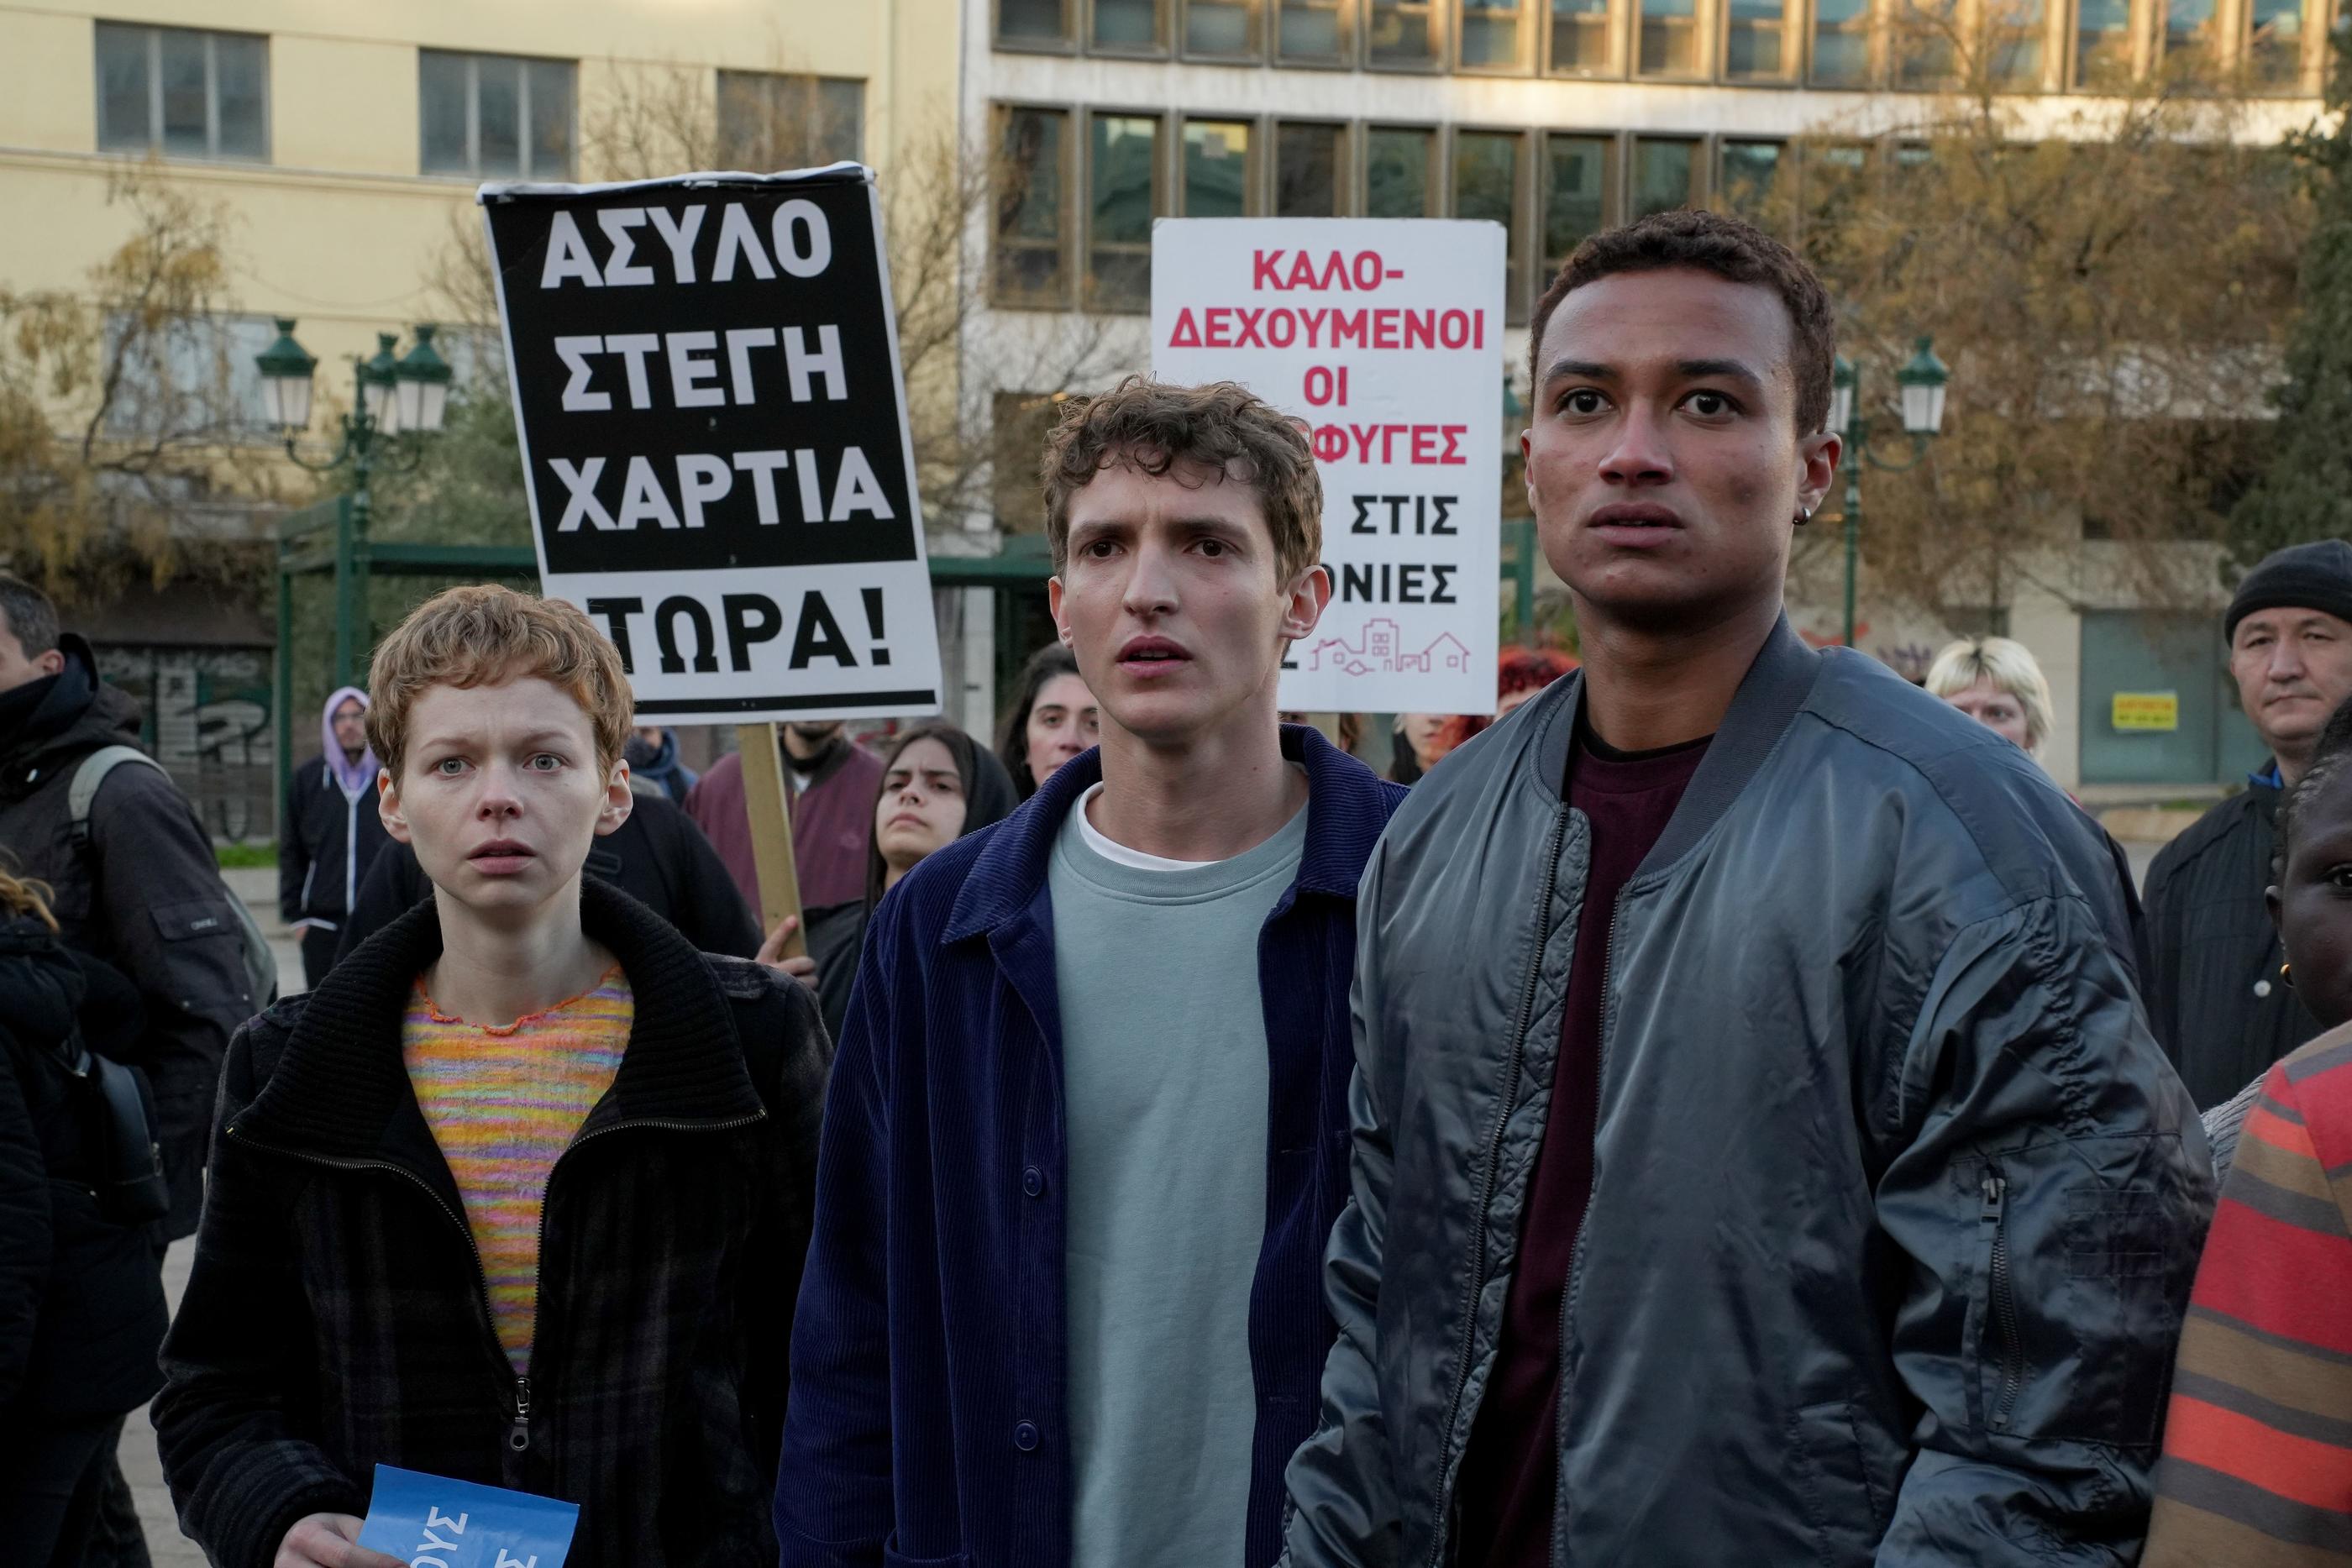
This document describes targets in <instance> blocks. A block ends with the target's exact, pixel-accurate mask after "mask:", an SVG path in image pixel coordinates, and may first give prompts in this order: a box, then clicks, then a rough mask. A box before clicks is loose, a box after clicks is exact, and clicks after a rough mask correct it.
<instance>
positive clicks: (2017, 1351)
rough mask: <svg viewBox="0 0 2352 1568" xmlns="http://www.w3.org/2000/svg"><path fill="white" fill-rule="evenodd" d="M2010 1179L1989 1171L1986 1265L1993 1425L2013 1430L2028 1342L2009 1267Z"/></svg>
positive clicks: (1986, 1183) (2000, 1429) (1985, 1213)
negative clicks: (1995, 1363) (1996, 1370)
mask: <svg viewBox="0 0 2352 1568" xmlns="http://www.w3.org/2000/svg"><path fill="white" fill-rule="evenodd" d="M2008 1200H2009V1182H2008V1180H2007V1179H2006V1178H2005V1177H2003V1176H2001V1174H2000V1172H1999V1171H1992V1170H1989V1171H1987V1172H1985V1178H1984V1209H1983V1214H1982V1220H1983V1223H1984V1224H1985V1225H1986V1226H1987V1227H1988V1228H1990V1230H1991V1231H1992V1252H1991V1257H1990V1261H1989V1262H1988V1263H1987V1265H1986V1269H1985V1274H1986V1294H1987V1295H1988V1296H1989V1297H1990V1301H1988V1303H1987V1305H1988V1309H1989V1315H1990V1318H1991V1321H1992V1322H1991V1326H1992V1333H1993V1338H1994V1340H1995V1342H1996V1343H1997V1344H1998V1345H1999V1347H2000V1394H1999V1396H1998V1398H1997V1400H1996V1402H1995V1403H1994V1405H1993V1408H1992V1428H1993V1430H1994V1431H1996V1432H2005V1431H2007V1430H2009V1418H2010V1414H2011V1409H2012V1407H2013V1406H2015V1405H2016V1404H2017V1394H2018V1390H2019V1388H2020V1387H2021V1386H2022V1385H2023V1384H2024V1382H2025V1343H2024V1340H2023V1337H2022V1336H2021V1334H2020V1333H2019V1330H2018V1321H2017V1290H2016V1286H2015V1284H2014V1283H2013V1282H2012V1281H2011V1279H2010V1269H2009V1212H2008Z"/></svg>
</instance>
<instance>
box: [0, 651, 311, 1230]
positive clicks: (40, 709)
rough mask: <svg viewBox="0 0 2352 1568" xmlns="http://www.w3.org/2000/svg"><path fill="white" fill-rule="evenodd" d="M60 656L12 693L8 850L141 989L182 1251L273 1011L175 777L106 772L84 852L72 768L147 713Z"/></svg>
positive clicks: (5, 769)
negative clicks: (246, 1065) (252, 1026)
mask: <svg viewBox="0 0 2352 1568" xmlns="http://www.w3.org/2000/svg"><path fill="white" fill-rule="evenodd" d="M58 647H59V648H60V649H62V650H63V651H64V653H65V655H66V667H65V670H64V672H63V673H62V674H57V675H52V676H49V677H47V680H46V681H45V682H43V683H40V686H41V689H40V690H39V691H38V692H37V693H36V692H35V691H34V688H33V687H31V686H26V687H20V688H18V691H16V692H11V693H8V694H7V695H8V696H10V697H16V696H19V695H20V694H21V695H28V696H30V697H31V698H32V702H33V708H32V711H31V712H30V713H29V714H26V715H23V716H21V717H19V718H17V719H16V721H15V722H14V723H12V724H10V725H8V726H6V727H5V728H0V849H5V850H6V851H7V852H9V854H10V855H12V856H13V857H15V860H16V867H17V874H18V875H20V876H27V877H32V878H34V879H36V880H37V881H40V882H43V883H47V884H48V886H49V888H50V889H51V890H52V893H53V894H54V896H53V897H52V898H51V900H50V907H51V908H52V909H53V910H54V911H55V912H56V914H57V917H58V924H59V925H61V926H63V927H64V931H65V938H66V942H67V944H68V946H73V947H77V948H79V949H80V950H82V951H83V952H86V953H89V954H91V955H93V956H96V957H98V958H100V959H101V960H103V961H104V962H106V963H108V964H110V965H112V966H113V967H115V968H117V969H120V970H121V972H122V973H123V974H124V975H126V976H128V977H130V980H131V984H132V985H134V986H136V987H138V988H139V994H140V998H141V999H142V1002H143V1004H144V1005H145V1007H146V1009H147V1033H146V1037H145V1040H143V1041H142V1048H141V1050H140V1051H139V1052H138V1055H137V1061H138V1065H140V1066H141V1067H142V1068H143V1069H145V1071H146V1073H147V1077H148V1081H149V1082H151V1083H152V1085H153V1086H154V1090H155V1112H156V1116H157V1119H158V1121H159V1122H160V1123H161V1124H162V1125H161V1131H162V1133H163V1140H162V1141H163V1170H164V1174H165V1175H166V1176H168V1177H169V1178H170V1180H171V1187H172V1212H171V1214H170V1216H169V1217H168V1218H166V1219H165V1220H164V1234H165V1236H166V1237H167V1238H168V1239H172V1240H177V1239H179V1238H181V1237H183V1236H186V1235H188V1234H190V1233H191V1232H193V1231H194V1229H195V1228H196V1211H197V1209H198V1207H200V1206H201V1205H202V1203H203V1202H204V1166H205V1141H206V1139H207V1137H208V1135H209V1134H210V1133H211V1131H212V1109H213V1092H214V1090H215V1087H216V1086H217V1085H218V1083H219V1082H220V1063H221V1053H222V1052H223V1051H226V1050H227V1049H228V1039H229V1036H230V1035H231V1034H232V1033H234V1032H235V1031H236V1027H237V1025H239V1024H241V1023H243V1022H244V1021H245V1020H246V1019H247V1018H248V1017H250V1016H251V1015H252V1013H253V1010H254V1009H255V1008H256V1007H257V1006H259V1005H260V1004H261V1002H262V1001H264V1000H266V999H267V998H256V997H254V996H253V995H252V993H251V991H250V989H249V988H248V987H247V981H246V976H245V941H244V936H243V928H242V926H241V925H239V924H238V921H237V918H236V910H235V909H234V908H233V907H232V906H231V904H230V899H231V897H232V895H231V894H230V893H229V891H228V887H227V885H226V883H223V882H222V881H221V874H220V862H219V860H218V859H217V858H216V857H215V855H214V853H213V844H212V837H211V835H210V834H208V833H206V832H205V829H204V824H202V823H201V822H199V821H197V820H196V813H195V811H194V809H192V808H191V807H190V806H189V804H188V800H187V797H185V796H184V795H182V794H181V793H180V789H179V786H177V785H175V784H173V782H172V780H171V779H170V778H168V777H167V776H166V775H164V774H163V773H162V772H160V771H159V770H157V769H155V768H148V767H144V766H142V765H140V764H137V763H131V764H128V765H126V766H123V767H120V768H115V769H114V771H113V772H111V773H109V774H108V775H107V776H106V782H105V783H104V784H102V785H100V787H99V791H98V798H97V799H96V800H94V801H92V802H91V805H90V813H89V831H90V845H89V850H88V851H86V852H85V851H81V850H78V849H76V848H75V847H74V843H73V840H72V833H71V831H70V830H71V825H72V811H71V810H70V809H69V803H68V793H69V791H70V790H71V789H72V785H73V772H74V768H75V767H76V766H77V765H78V764H79V762H80V761H81V759H82V758H85V757H88V756H89V754H90V753H91V752H93V751H96V750H97V749H99V747H104V746H117V745H133V746H135V745H137V744H138V742H139V705H138V703H137V702H136V701H135V700H133V699H132V698H131V696H130V695H129V694H127V693H125V692H123V691H121V690H120V689H119V688H117V687H114V686H110V685H106V684H104V683H103V682H101V681H100V679H99V678H98V663H97V660H96V659H95V658H94V657H93V656H92V655H91V653H90V651H89V643H85V642H83V641H82V640H81V639H80V638H79V637H77V636H75V635H74V634H73V633H71V632H68V633H66V634H65V635H64V636H62V637H60V638H58ZM12 706H13V705H12Z"/></svg>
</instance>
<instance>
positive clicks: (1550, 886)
mask: <svg viewBox="0 0 2352 1568" xmlns="http://www.w3.org/2000/svg"><path fill="white" fill-rule="evenodd" d="M1569 816H1570V810H1569V807H1568V804H1567V802H1565V801H1562V802H1561V804H1560V808H1559V815H1558V816H1557V817H1555V818H1554V819H1553V820H1552V826H1551V842H1550V845H1549V848H1548V849H1547V851H1546V852H1545V855H1544V877H1543V889H1542V892H1541V893H1540V894H1539V895H1538V898H1537V900H1536V950H1535V954H1534V956H1532V957H1531V958H1530V959H1529V960H1528V977H1527V982H1526V984H1524V985H1523V986H1521V987H1520V988H1519V1010H1518V1016H1517V1019H1516V1020H1515V1021H1514V1022H1513V1024H1512V1026H1511V1054H1510V1058H1509V1061H1507V1064H1506V1066H1505V1069H1504V1073H1503V1099H1502V1103H1501V1104H1500V1105H1498V1106H1497V1107H1496V1111H1495V1126H1494V1131H1492V1132H1491V1133H1489V1134H1487V1136H1486V1166H1485V1169H1484V1170H1483V1172H1482V1173H1481V1174H1480V1176H1479V1178H1478V1207H1477V1208H1476V1210H1475V1213H1474V1214H1473V1216H1472V1219H1471V1248H1470V1269H1469V1271H1468V1280H1469V1287H1468V1289H1467V1290H1466V1291H1465V1292H1464V1294H1463V1298H1462V1345H1461V1349H1460V1350H1459V1351H1458V1352H1457V1353H1456V1357H1455V1359H1456V1363H1457V1364H1456V1365H1455V1367H1454V1392H1453V1394H1452V1396H1450V1397H1448V1399H1447V1400H1446V1402H1445V1425H1444V1429H1443V1431H1444V1436H1443V1438H1442V1440H1441V1442H1440V1443H1439V1446H1438V1450H1437V1453H1438V1464H1439V1466H1440V1471H1439V1473H1440V1475H1441V1476H1442V1475H1443V1474H1444V1466H1445V1465H1446V1464H1447V1463H1448V1456H1449V1455H1451V1453H1452V1452H1453V1449H1454V1427H1455V1424H1456V1423H1457V1422H1459V1421H1460V1419H1461V1417H1462V1396H1463V1395H1464V1393H1465V1391H1466V1390H1467V1389H1468V1388H1469V1386H1470V1350H1471V1346H1472V1345H1473V1344H1474V1343H1475V1341H1476V1337H1477V1327H1478V1316H1477V1312H1478V1297H1479V1295H1480V1293H1481V1292H1483V1291H1485V1290H1486V1261H1487V1260H1486V1217H1487V1213H1488V1211H1489V1210H1490V1209H1492V1208H1493V1207H1494V1203H1495V1184H1496V1180H1497V1179H1498V1177H1499V1173H1500V1170H1501V1167H1502V1162H1503V1137H1504V1134H1505V1132H1506V1131H1507V1129H1508V1127H1509V1126H1510V1122H1511V1112H1512V1111H1513V1110H1514V1109H1515V1108H1516V1107H1517V1103H1518V1098H1519V1077H1520V1074H1521V1073H1522V1072H1524V1071H1526V1068H1527V1055H1528V1026H1529V1025H1530V1024H1531V1023H1532V1022H1533V1021H1534V1018H1535V1006H1536V988H1537V986H1538V984H1539V983H1540V981H1541V979H1542V977H1543V960H1544V950H1545V949H1546V948H1547V947H1548V946H1550V941H1551V932H1550V924H1549V915H1550V911H1551V901H1552V895H1553V894H1554V893H1555V892H1556V891H1557V890H1558V889H1559V854H1560V849H1561V846H1562V845H1563V844H1564V843H1565V842H1566V841H1567V839H1568V822H1569ZM1450 1492H1451V1489H1450V1488H1447V1487H1444V1486H1443V1485H1441V1486H1440V1488H1439V1489H1438V1497H1437V1500H1436V1502H1437V1512H1436V1517H1435V1518H1434V1519H1433V1520H1432V1521H1431V1523H1430V1534H1429V1564H1430V1568H1437V1565H1438V1563H1439V1561H1440V1560H1441V1559H1442V1557H1443V1556H1444V1551H1445V1515H1446V1511H1447V1501H1448V1498H1449V1496H1450Z"/></svg>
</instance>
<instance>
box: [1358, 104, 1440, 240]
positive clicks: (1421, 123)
mask: <svg viewBox="0 0 2352 1568" xmlns="http://www.w3.org/2000/svg"><path fill="white" fill-rule="evenodd" d="M1354 123H1355V127H1356V158H1355V170H1354V174H1355V189H1354V192H1353V194H1354V196H1355V202H1354V205H1355V209H1356V213H1357V214H1358V215H1360V216H1363V217H1370V216H1371V215H1372V145H1371V141H1372V135H1373V133H1374V132H1376V131H1409V132H1411V133H1412V134H1414V135H1418V136H1425V137H1427V138H1428V141H1427V142H1426V143H1425V146H1426V149H1427V151H1426V152H1424V154H1423V168H1422V190H1423V192H1424V193H1425V199H1424V200H1423V203H1422V211H1421V213H1420V214H1419V215H1420V216H1422V217H1425V218H1442V217H1444V216H1445V215H1446V214H1447V213H1448V212H1449V211H1450V210H1451V209H1452V206H1453V193H1452V191H1451V189H1450V186H1451V181H1450V180H1449V179H1448V177H1447V176H1448V174H1449V172H1450V166H1449V164H1448V162H1447V155H1446V138H1445V132H1446V127H1445V126H1444V124H1443V123H1442V122H1439V121H1434V120H1357V121H1355V122H1354Z"/></svg>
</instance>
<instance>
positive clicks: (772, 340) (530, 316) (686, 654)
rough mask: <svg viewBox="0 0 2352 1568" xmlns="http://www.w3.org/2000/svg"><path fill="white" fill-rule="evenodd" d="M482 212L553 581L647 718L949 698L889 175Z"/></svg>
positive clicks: (543, 200)
mask: <svg viewBox="0 0 2352 1568" xmlns="http://www.w3.org/2000/svg"><path fill="white" fill-rule="evenodd" d="M482 201H483V204H484V207H485V209H486V214H487V217H488V225H489V234H490V243H491V249H492V255H493V258H494V262H495V265H496V268H497V276H498V283H499V308H500V314H501V316H502V317H503V319H504V323H505V328H506V339H507V363H508V368H509V375H510V376H511V378H512V382H513V389H514V399H515V414H516V419H517V423H518V425H519V427H520V438H521V444H522V451H523V459H524V463H525V465H526V467H527V469H528V472H529V489H530V501H531V512H532V522H533V527H534V531H535V533H536V535H537V539H538V546H539V557H540V569H541V577H542V580H543V583H544V586H545V588H546V591H548V592H549V593H551V594H553V595H557V596H560V597H562V598H566V599H570V600H572V601H574V602H576V603H578V604H580V605H582V606H583V608H584V609H586V610H587V611H588V612H590V613H591V614H592V615H594V616H596V617H598V618H599V620H600V622H602V623H603V624H604V626H605V627H606V629H607V630H608V632H610V634H611V636H612V637H613V640H614V643H616V644H618V646H619V647H620V649H621V652H622V654H623V657H624V658H625V660H626V661H627V663H628V664H629V667H630V675H631V679H632V681H633V682H634V683H635V688H636V694H637V699H638V707H639V710H640V711H641V712H644V713H647V714H657V715H661V716H665V717H672V718H677V719H681V720H691V719H695V718H703V719H711V720H716V719H719V718H728V719H745V718H758V717H782V716H803V717H805V716H820V715H832V716H854V715H864V714H886V713H909V712H925V711H929V710H931V709H934V708H936V707H937V706H938V702H939V654H938V648H937V643H936V632H935V630H934V627H933V623H932V620H931V612H930V596H929V569H928V565H927V563H926V561H925V559H924V553H923V530H922V517H921V511H920V503H919V497H918V496H917V493H916V488H915V484H914V473H913V465H912V460H911V453H910V451H909V446H908V434H907V422H906V416H905V393H904V390H903V388H902V386H901V384H900V378H899V371H898V344H897V340H896V332H895V326H894V319H893V315H892V311H891V305H890V296H889V281H888V270H887V261H886V258H885V254H884V249H883V245H882V232H881V220H880V210H879V206H878V204H877V202H876V200H875V193H874V188H873V181H872V176H871V175H870V174H869V173H868V172H866V171H865V170H863V169H859V168H856V167H854V166H844V167H838V168H835V169H832V170H824V171H818V172H811V173H804V174H795V175H779V176H771V177H766V178H754V177H751V176H745V175H690V176H684V177H681V178H678V179H675V180H666V181H656V182H648V183H632V184H623V185H603V186H560V187H558V186H531V185H506V186H498V185H493V186H485V187H484V188H483V192H482Z"/></svg>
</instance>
